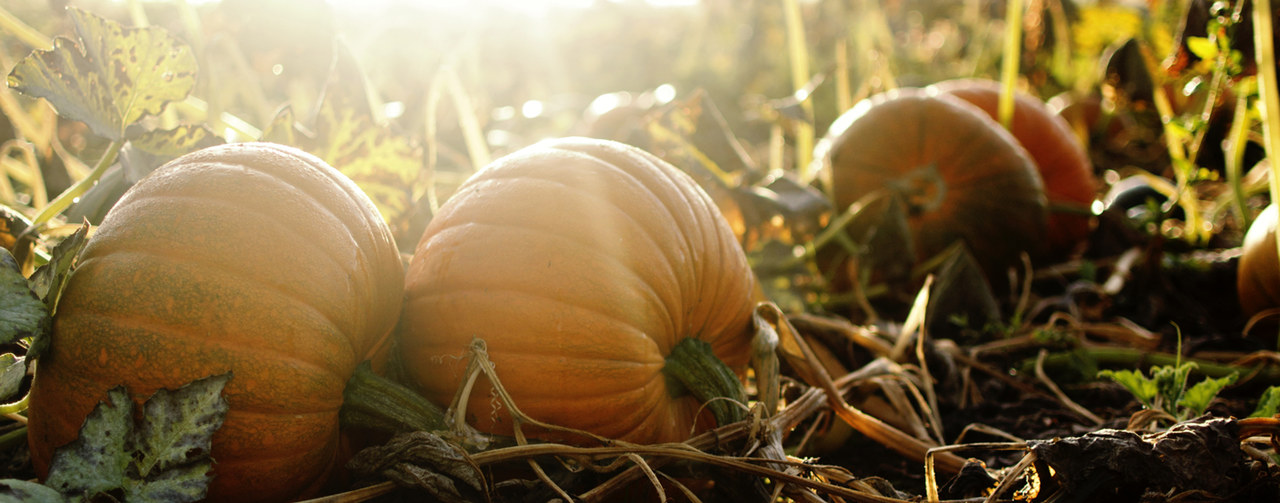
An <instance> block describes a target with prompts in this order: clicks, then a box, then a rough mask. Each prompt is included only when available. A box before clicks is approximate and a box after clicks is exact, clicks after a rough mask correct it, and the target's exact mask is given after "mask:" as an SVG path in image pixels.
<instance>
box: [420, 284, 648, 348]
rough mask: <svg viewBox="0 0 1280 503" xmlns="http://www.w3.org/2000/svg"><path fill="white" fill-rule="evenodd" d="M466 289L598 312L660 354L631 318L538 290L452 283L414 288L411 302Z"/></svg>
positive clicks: (448, 294) (454, 293)
mask: <svg viewBox="0 0 1280 503" xmlns="http://www.w3.org/2000/svg"><path fill="white" fill-rule="evenodd" d="M467 291H475V292H485V293H486V294H489V295H492V293H493V292H504V293H509V294H515V295H523V296H527V297H535V298H538V299H542V300H545V301H548V302H554V303H557V304H564V305H566V306H569V307H571V308H573V310H581V311H587V312H590V313H594V314H598V315H600V316H602V317H604V318H607V319H609V320H611V321H614V322H616V323H617V324H618V325H621V326H625V327H632V328H635V329H636V333H637V334H638V335H640V336H641V337H642V340H644V341H645V342H649V343H652V344H653V345H654V352H655V353H658V354H661V345H660V344H659V342H658V340H657V339H655V334H651V333H648V332H645V331H644V330H641V329H640V327H635V326H634V325H633V324H632V321H631V320H625V319H622V318H619V317H617V316H614V315H612V314H610V313H608V312H605V311H602V310H600V309H596V308H594V307H585V306H581V305H578V304H575V303H572V302H568V301H564V300H561V299H556V298H553V297H548V296H546V295H543V294H541V293H538V292H529V291H525V290H521V289H517V288H510V287H486V286H467V285H454V286H450V287H449V288H442V289H440V291H424V290H415V291H414V295H413V300H412V301H411V302H416V301H418V299H431V298H438V297H448V296H452V295H458V294H460V293H462V292H467ZM489 352H491V353H493V352H494V350H492V349H490V350H489ZM637 363H643V362H637Z"/></svg>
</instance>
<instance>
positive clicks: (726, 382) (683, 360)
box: [662, 337, 747, 426]
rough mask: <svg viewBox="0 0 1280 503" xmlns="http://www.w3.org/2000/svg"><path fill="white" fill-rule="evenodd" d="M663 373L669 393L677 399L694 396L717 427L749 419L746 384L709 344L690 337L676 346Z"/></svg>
mask: <svg viewBox="0 0 1280 503" xmlns="http://www.w3.org/2000/svg"><path fill="white" fill-rule="evenodd" d="M662 372H663V373H664V374H666V376H667V382H668V388H669V389H672V390H673V391H675V393H676V394H677V395H683V394H685V393H688V394H691V395H693V396H694V397H695V398H697V399H698V402H699V403H703V404H706V406H707V408H709V409H711V413H712V414H714V415H715V417H716V423H717V424H719V425H721V426H723V425H726V424H730V423H736V422H738V421H741V420H742V419H743V418H744V417H746V414H745V412H744V411H743V408H742V406H741V405H742V404H745V403H746V402H747V392H746V390H745V389H743V387H742V381H739V380H738V376H737V374H734V373H733V370H732V369H730V368H729V366H728V365H725V364H724V362H723V361H720V358H717V357H716V354H715V352H713V351H712V350H711V344H708V343H707V341H704V340H701V339H695V338H693V337H686V338H684V340H682V341H680V342H679V343H676V345H675V347H673V348H671V355H670V356H667V363H666V365H663V367H662ZM726 399H727V400H726Z"/></svg>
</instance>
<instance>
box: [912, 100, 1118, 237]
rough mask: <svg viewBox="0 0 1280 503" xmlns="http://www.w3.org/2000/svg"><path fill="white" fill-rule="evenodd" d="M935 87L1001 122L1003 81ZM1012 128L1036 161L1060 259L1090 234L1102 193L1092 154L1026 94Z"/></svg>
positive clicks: (1017, 104)
mask: <svg viewBox="0 0 1280 503" xmlns="http://www.w3.org/2000/svg"><path fill="white" fill-rule="evenodd" d="M930 87H931V89H933V90H935V91H937V92H940V93H943V94H948V95H951V96H955V97H957V98H960V99H962V100H965V101H967V102H969V103H971V104H973V105H976V106H977V107H978V108H981V109H982V111H983V112H986V113H987V115H988V116H990V117H991V118H992V119H993V120H997V121H998V120H999V119H998V117H999V115H998V113H999V107H1000V94H1001V92H1002V86H1001V85H1000V83H999V82H996V81H994V80H988V79H955V80H947V81H943V82H939V83H937V84H934V85H933V86H930ZM1009 132H1010V133H1013V137H1014V138H1016V139H1017V140H1018V143H1019V144H1020V145H1022V147H1023V148H1025V149H1026V150H1027V153H1028V154H1030V155H1031V159H1032V160H1033V161H1035V163H1036V168H1037V170H1038V171H1039V173H1040V179H1041V180H1042V181H1043V182H1044V192H1045V196H1046V197H1048V198H1049V233H1048V236H1047V247H1046V248H1047V249H1046V250H1045V251H1046V252H1047V253H1048V255H1047V256H1046V257H1045V258H1047V259H1049V260H1061V259H1065V258H1068V257H1070V256H1071V255H1073V254H1074V253H1076V252H1078V251H1079V250H1080V248H1081V247H1082V246H1083V245H1084V242H1085V240H1086V238H1088V236H1089V227H1090V219H1091V215H1090V213H1089V211H1090V206H1091V205H1092V204H1093V200H1094V198H1095V196H1096V195H1097V192H1098V189H1097V181H1096V180H1095V179H1094V176H1093V164H1092V163H1091V162H1090V160H1089V154H1088V152H1086V151H1085V149H1084V146H1083V145H1081V143H1080V140H1079V138H1078V137H1077V136H1076V134H1075V132H1074V131H1073V130H1072V129H1071V125H1070V124H1068V123H1067V122H1066V120H1065V119H1063V118H1062V117H1060V116H1058V115H1057V114H1055V113H1054V112H1053V110H1051V109H1050V108H1049V107H1048V106H1047V105H1046V104H1045V103H1044V102H1042V101H1040V100H1039V99H1037V98H1035V97H1034V96H1031V95H1029V94H1026V93H1022V92H1018V93H1014V104H1013V121H1012V122H1011V123H1010V126H1009Z"/></svg>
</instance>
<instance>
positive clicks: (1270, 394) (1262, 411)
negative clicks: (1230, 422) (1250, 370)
mask: <svg viewBox="0 0 1280 503" xmlns="http://www.w3.org/2000/svg"><path fill="white" fill-rule="evenodd" d="M1278 413H1280V386H1271V387H1269V388H1267V389H1266V390H1265V391H1263V392H1262V396H1261V397H1259V398H1258V406H1257V407H1255V408H1254V409H1253V414H1249V417H1271V416H1274V415H1276V414H1278Z"/></svg>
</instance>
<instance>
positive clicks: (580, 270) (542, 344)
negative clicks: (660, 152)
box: [398, 138, 755, 443]
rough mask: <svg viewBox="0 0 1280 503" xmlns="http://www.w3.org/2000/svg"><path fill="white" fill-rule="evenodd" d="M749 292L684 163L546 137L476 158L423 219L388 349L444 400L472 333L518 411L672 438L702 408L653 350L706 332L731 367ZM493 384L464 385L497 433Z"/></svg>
mask: <svg viewBox="0 0 1280 503" xmlns="http://www.w3.org/2000/svg"><path fill="white" fill-rule="evenodd" d="M754 292H755V280H754V276H753V275H752V272H751V270H750V268H749V267H748V264H747V260H746V257H745V255H744V253H743V251H742V249H741V247H740V246H739V245H738V243H737V242H736V239H735V237H734V234H733V232H732V231H731V230H730V228H729V225H728V224H727V223H726V222H725V220H724V219H723V218H722V216H721V213H720V211H719V210H718V209H717V208H716V206H715V204H714V203H713V202H712V200H711V198H710V197H708V196H707V194H706V193H705V192H703V191H702V190H701V189H700V188H699V187H698V185H697V184H696V183H695V182H694V180H693V179H692V178H690V177H689V176H688V175H686V174H685V173H683V172H681V171H679V170H677V169H676V168H675V167H673V166H671V165H670V164H668V163H666V162H665V161H663V160H661V159H659V158H658V157H656V156H654V155H652V154H649V153H647V152H645V151H642V150H640V149H638V148H635V147H632V146H629V145H625V144H622V143H618V142H613V141H608V140H595V139H587V138H565V139H556V140H547V141H544V142H541V143H537V144H535V145H532V146H529V147H526V148H524V149H521V150H519V151H517V152H514V153H512V154H510V155H508V156H506V157H503V158H501V159H498V160H496V161H494V162H493V163H491V164H490V165H488V166H486V167H485V168H484V169H482V170H481V171H479V172H477V173H476V174H475V175H473V176H472V177H471V178H469V179H468V180H467V181H466V182H465V183H464V184H463V185H462V187H461V188H460V189H459V190H458V191H457V192H456V193H455V195H454V196H452V197H451V198H450V199H449V200H448V201H447V202H446V203H445V204H444V205H443V206H442V207H441V208H440V211H439V213H437V214H436V215H435V217H434V218H433V219H432V221H431V223H430V224H429V225H428V226H427V228H426V231H425V232H424V234H423V236H422V239H421V240H420V241H419V243H418V245H417V248H416V250H415V252H414V254H413V258H412V260H411V261H410V264H409V268H408V272H407V277H406V284H405V306H404V309H403V311H402V315H401V318H402V320H401V328H400V332H399V333H400V339H399V344H398V348H399V355H400V357H401V358H403V362H402V363H403V365H404V367H405V368H406V369H407V371H408V374H409V375H410V376H411V378H412V381H413V383H414V384H416V386H417V387H418V388H419V389H420V391H421V392H422V393H423V394H424V395H425V396H426V397H428V398H430V399H431V400H433V401H435V402H437V403H439V404H442V405H443V404H449V403H451V401H452V400H453V398H454V394H455V392H456V391H457V390H458V389H459V386H460V385H461V384H462V379H463V377H464V373H465V372H464V371H465V369H466V367H467V365H468V362H469V361H470V353H469V351H468V349H469V347H470V346H471V344H472V342H473V339H475V338H479V339H483V340H484V342H485V344H486V346H487V348H488V357H489V358H490V360H491V361H492V362H493V363H494V365H495V369H496V372H497V375H498V378H499V379H500V381H501V382H502V385H503V387H504V388H505V389H506V390H507V391H508V392H509V394H510V396H511V398H512V399H513V400H514V403H515V404H516V406H517V407H519V408H520V410H521V411H522V412H524V413H525V414H527V415H528V416H530V417H532V418H534V419H536V420H539V421H542V422H545V423H550V424H554V425H558V426H563V427H568V428H573V429H577V430H583V431H588V432H591V433H594V434H596V435H600V436H604V437H608V438H613V439H620V440H624V441H628V442H636V443H655V442H668V441H682V440H685V439H686V438H688V437H689V435H690V433H691V432H694V431H697V430H699V429H701V428H706V427H708V426H710V423H711V422H712V420H709V419H706V417H707V416H705V415H703V416H701V417H699V409H700V408H701V405H702V404H701V403H699V400H698V399H696V398H694V397H693V396H689V395H687V394H684V393H682V392H681V389H680V388H681V386H679V385H675V384H674V381H672V380H670V379H668V375H667V374H668V373H667V372H664V367H665V366H666V360H668V359H669V357H670V356H671V354H672V351H673V349H674V348H676V347H677V346H679V345H681V344H683V343H685V342H688V341H690V340H692V341H705V343H706V346H708V347H709V348H710V349H711V351H712V352H713V353H714V356H715V357H716V358H717V359H718V360H719V361H721V362H723V364H724V365H727V366H728V367H729V368H732V369H734V370H735V371H738V372H741V371H743V370H744V367H745V365H746V364H747V363H748V360H749V358H750V341H751V336H752V331H751V326H750V321H751V312H752V309H753V306H754V302H753V295H754ZM734 379H737V377H736V376H734ZM481 382H483V383H488V382H489V381H488V380H487V379H486V380H483V381H481ZM735 384H738V385H739V386H740V384H739V383H736V381H735ZM492 393H493V391H492V386H491V385H490V384H484V385H477V386H475V388H474V389H473V392H472V393H471V395H470V396H469V400H468V407H467V414H468V422H469V423H471V424H473V425H474V426H476V427H477V428H479V429H481V430H483V431H488V432H492V433H497V434H511V432H512V426H511V422H512V418H511V416H510V415H509V410H508V409H507V408H505V407H499V406H495V402H496V399H495V398H494V396H493V395H492ZM525 431H526V432H528V430H525ZM538 435H539V436H540V437H541V438H544V439H548V440H558V441H565V442H575V441H576V442H585V441H586V440H584V439H583V438H582V437H576V438H570V437H566V436H558V435H556V434H555V433H554V432H549V431H543V432H540V433H538Z"/></svg>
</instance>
